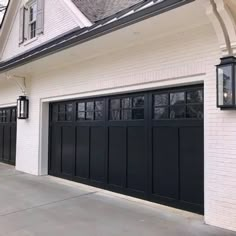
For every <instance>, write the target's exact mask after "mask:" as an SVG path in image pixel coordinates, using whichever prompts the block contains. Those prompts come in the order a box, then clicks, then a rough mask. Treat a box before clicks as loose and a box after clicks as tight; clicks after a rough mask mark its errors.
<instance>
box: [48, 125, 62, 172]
mask: <svg viewBox="0 0 236 236" xmlns="http://www.w3.org/2000/svg"><path fill="white" fill-rule="evenodd" d="M61 129H62V128H61V126H57V125H55V126H52V127H51V146H50V150H51V155H50V156H51V158H50V162H49V167H50V171H51V172H52V173H54V174H59V173H60V172H61V171H60V166H61V164H60V163H61V151H62V150H61Z"/></svg>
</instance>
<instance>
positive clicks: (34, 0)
mask: <svg viewBox="0 0 236 236" xmlns="http://www.w3.org/2000/svg"><path fill="white" fill-rule="evenodd" d="M33 5H35V8H36V11H35V12H34V14H35V18H34V19H33V20H32V21H31V20H30V9H31V8H32V6H33ZM26 8H27V14H26V15H27V17H26V24H25V27H26V29H25V30H27V40H32V39H35V38H36V36H37V33H36V31H37V0H30V1H29V2H27V4H26ZM33 24H35V35H34V37H31V27H32V25H33Z"/></svg>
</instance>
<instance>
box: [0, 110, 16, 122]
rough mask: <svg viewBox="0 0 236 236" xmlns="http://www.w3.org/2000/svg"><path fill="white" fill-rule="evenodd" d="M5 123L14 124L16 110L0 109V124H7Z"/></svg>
mask: <svg viewBox="0 0 236 236" xmlns="http://www.w3.org/2000/svg"><path fill="white" fill-rule="evenodd" d="M7 122H12V123H15V122H16V109H15V108H11V109H1V110H0V123H7Z"/></svg>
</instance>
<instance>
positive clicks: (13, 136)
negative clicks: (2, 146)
mask: <svg viewBox="0 0 236 236" xmlns="http://www.w3.org/2000/svg"><path fill="white" fill-rule="evenodd" d="M15 144H16V127H15V126H12V127H11V157H10V162H11V163H12V164H15V157H16V145H15Z"/></svg>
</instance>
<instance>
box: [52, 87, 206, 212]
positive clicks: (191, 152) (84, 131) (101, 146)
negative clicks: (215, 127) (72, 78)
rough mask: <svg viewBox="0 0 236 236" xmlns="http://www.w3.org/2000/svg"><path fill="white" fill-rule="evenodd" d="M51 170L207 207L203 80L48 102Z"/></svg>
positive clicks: (135, 193)
mask: <svg viewBox="0 0 236 236" xmlns="http://www.w3.org/2000/svg"><path fill="white" fill-rule="evenodd" d="M50 114H51V115H50V158H49V173H50V174H51V175H54V176H58V177H62V178H66V179H71V180H74V181H78V182H82V183H86V184H90V185H95V186H99V187H102V188H105V189H109V190H112V191H116V192H120V193H124V194H127V195H131V196H136V197H140V198H143V199H147V200H150V201H155V202H159V203H163V204H167V205H170V206H174V207H178V208H181V209H186V210H190V211H193V212H198V213H203V208H204V207H203V183H204V179H203V163H204V161H203V159H204V158H203V88H202V87H201V86H193V87H184V88H177V89H169V90H161V91H151V92H150V91H149V92H143V93H137V94H126V95H119V96H112V97H105V98H91V99H86V100H77V101H67V102H60V103H52V104H51V105H50Z"/></svg>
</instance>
